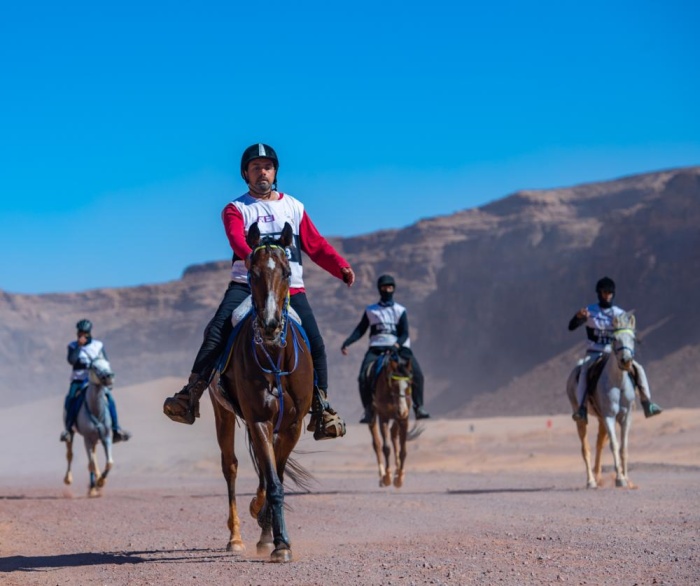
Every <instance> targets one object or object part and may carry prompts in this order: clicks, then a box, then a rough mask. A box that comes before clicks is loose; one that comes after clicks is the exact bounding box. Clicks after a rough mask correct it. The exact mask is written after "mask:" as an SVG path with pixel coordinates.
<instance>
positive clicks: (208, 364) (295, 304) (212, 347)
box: [192, 281, 328, 390]
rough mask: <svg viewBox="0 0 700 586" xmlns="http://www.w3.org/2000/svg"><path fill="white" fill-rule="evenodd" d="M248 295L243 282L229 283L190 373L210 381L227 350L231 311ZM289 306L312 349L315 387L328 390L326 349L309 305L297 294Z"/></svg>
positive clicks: (248, 289) (247, 288) (230, 327)
mask: <svg viewBox="0 0 700 586" xmlns="http://www.w3.org/2000/svg"><path fill="white" fill-rule="evenodd" d="M248 295H250V288H249V287H248V285H245V284H243V283H236V282H234V281H231V283H229V286H228V288H227V289H226V293H224V298H223V299H222V301H221V303H220V304H219V308H218V309H217V310H216V313H215V314H214V317H212V318H211V321H210V322H209V324H208V325H207V327H206V329H205V331H204V341H203V342H202V345H201V347H200V348H199V352H198V353H197V357H196V358H195V361H194V365H193V366H192V372H194V373H196V374H198V375H200V376H202V377H205V378H209V377H210V376H211V373H212V371H213V370H214V367H215V366H216V362H217V360H218V359H219V357H220V356H221V354H222V352H223V351H224V349H225V348H226V343H227V342H228V339H229V336H230V335H231V332H232V331H233V325H232V324H231V316H232V315H233V312H234V310H235V309H236V308H237V307H238V306H239V305H240V304H241V303H243V301H245V298H246V297H248ZM289 304H290V305H291V306H292V309H294V311H296V312H297V314H299V318H300V319H301V324H302V326H303V327H304V330H305V331H306V335H307V337H308V338H309V345H310V346H311V348H310V350H311V358H312V360H313V363H314V369H315V371H316V384H317V385H318V387H319V388H320V389H323V390H327V389H328V366H327V364H326V348H325V345H324V343H323V338H322V337H321V332H320V331H319V329H318V325H317V324H316V318H315V317H314V314H313V311H312V310H311V306H310V305H309V302H308V300H307V299H306V294H305V293H296V294H295V295H292V296H291V297H290V301H289Z"/></svg>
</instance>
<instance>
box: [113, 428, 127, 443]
mask: <svg viewBox="0 0 700 586" xmlns="http://www.w3.org/2000/svg"><path fill="white" fill-rule="evenodd" d="M129 439H131V434H130V433H129V432H128V431H126V430H125V429H113V430H112V443H113V444H118V443H119V442H128V441H129Z"/></svg>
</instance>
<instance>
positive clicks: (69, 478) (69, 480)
mask: <svg viewBox="0 0 700 586" xmlns="http://www.w3.org/2000/svg"><path fill="white" fill-rule="evenodd" d="M66 461H67V462H68V467H67V468H66V475H65V476H64V478H63V482H64V484H73V473H72V472H71V471H70V466H71V464H72V462H73V434H72V433H71V434H70V436H69V437H68V441H66Z"/></svg>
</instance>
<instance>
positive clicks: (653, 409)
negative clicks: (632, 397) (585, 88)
mask: <svg viewBox="0 0 700 586" xmlns="http://www.w3.org/2000/svg"><path fill="white" fill-rule="evenodd" d="M642 408H643V409H644V417H646V418H649V417H654V415H658V414H659V413H662V412H663V409H662V408H661V407H659V406H658V405H657V404H656V403H652V402H651V401H644V402H643V403H642Z"/></svg>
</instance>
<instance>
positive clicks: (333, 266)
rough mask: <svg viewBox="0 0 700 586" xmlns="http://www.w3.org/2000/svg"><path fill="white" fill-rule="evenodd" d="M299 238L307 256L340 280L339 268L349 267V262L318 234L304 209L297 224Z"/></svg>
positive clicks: (341, 277) (341, 276) (341, 275)
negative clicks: (299, 222)
mask: <svg viewBox="0 0 700 586" xmlns="http://www.w3.org/2000/svg"><path fill="white" fill-rule="evenodd" d="M299 238H300V240H301V249H302V250H303V251H304V252H305V253H306V254H308V255H309V258H310V259H311V260H312V261H314V262H315V263H316V264H317V265H318V266H320V267H321V268H322V269H325V270H326V271H328V272H329V273H330V274H331V275H333V276H334V277H336V278H338V279H340V280H341V281H342V279H343V273H341V272H340V269H344V268H346V267H349V266H350V263H348V261H346V260H345V259H344V258H343V257H342V256H340V255H339V254H338V252H337V251H336V249H335V248H333V247H332V246H331V245H330V244H329V243H328V241H327V240H326V239H325V238H324V237H323V236H321V234H319V232H318V230H317V229H316V226H314V223H313V222H312V221H311V218H309V216H308V214H307V213H306V211H305V212H304V216H303V217H302V219H301V225H300V226H299Z"/></svg>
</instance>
